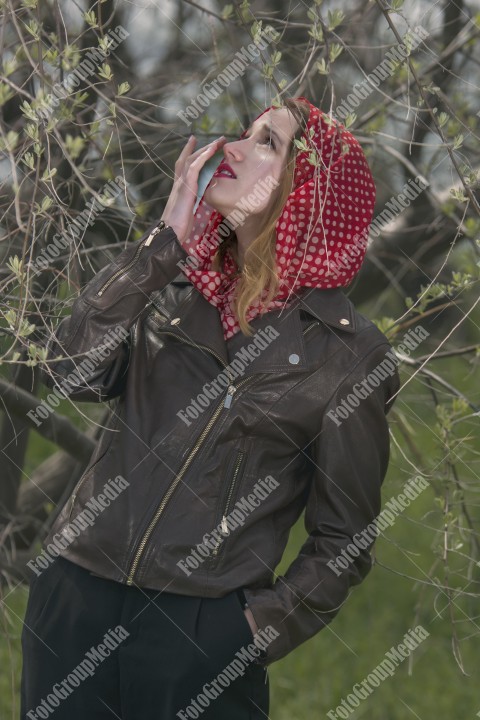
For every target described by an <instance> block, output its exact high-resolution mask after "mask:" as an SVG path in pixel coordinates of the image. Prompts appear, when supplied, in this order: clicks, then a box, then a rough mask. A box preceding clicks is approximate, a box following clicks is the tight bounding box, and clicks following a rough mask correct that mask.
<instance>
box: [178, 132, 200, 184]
mask: <svg viewBox="0 0 480 720" xmlns="http://www.w3.org/2000/svg"><path fill="white" fill-rule="evenodd" d="M196 142H197V138H196V137H195V135H190V137H189V138H188V140H187V142H186V143H185V145H184V147H183V150H182V152H181V153H180V155H179V156H178V158H177V161H176V162H175V176H177V175H180V174H181V172H182V168H183V166H184V165H185V161H186V159H187V157H188V156H189V155H190V154H191V152H192V150H193V148H194V147H195V144H196Z"/></svg>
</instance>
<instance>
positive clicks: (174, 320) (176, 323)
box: [170, 318, 180, 325]
mask: <svg viewBox="0 0 480 720" xmlns="http://www.w3.org/2000/svg"><path fill="white" fill-rule="evenodd" d="M179 322H180V318H173V320H170V325H178V323H179Z"/></svg>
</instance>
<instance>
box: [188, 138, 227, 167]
mask: <svg viewBox="0 0 480 720" xmlns="http://www.w3.org/2000/svg"><path fill="white" fill-rule="evenodd" d="M226 142H227V138H226V137H225V135H222V136H221V137H219V138H216V139H215V140H212V142H210V143H208V145H205V146H204V147H201V148H199V149H198V150H195V152H194V153H192V154H191V155H190V158H189V159H190V160H192V161H193V160H196V159H197V157H199V156H200V155H201V154H202V153H203V152H205V151H206V150H208V149H209V148H212V147H215V148H216V149H219V148H220V146H221V145H225V143H226Z"/></svg>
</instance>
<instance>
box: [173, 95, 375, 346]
mask: <svg viewBox="0 0 480 720" xmlns="http://www.w3.org/2000/svg"><path fill="white" fill-rule="evenodd" d="M295 99H296V100H302V101H303V102H304V103H306V104H307V105H308V106H309V110H310V114H309V118H308V122H307V124H306V128H305V131H304V132H303V134H302V137H301V139H300V143H301V145H300V147H298V149H297V155H296V159H295V170H294V179H293V188H292V191H291V193H290V195H289V196H288V198H287V201H286V203H285V205H284V207H283V211H282V213H281V215H280V216H279V218H278V220H277V223H276V227H275V230H276V261H277V269H278V270H277V271H278V276H279V280H280V285H279V290H278V292H277V294H276V296H275V298H274V299H273V300H272V301H271V302H270V303H269V304H267V305H266V304H265V303H264V302H263V300H264V298H265V295H266V292H265V291H264V292H263V294H262V296H261V297H260V298H258V299H257V300H256V301H255V303H254V304H253V305H251V306H250V307H249V310H248V312H247V321H248V322H250V321H251V320H253V319H254V318H255V317H256V316H257V315H258V314H259V313H263V312H267V311H269V310H273V309H275V308H279V307H284V306H285V305H286V304H287V303H288V301H289V299H291V295H292V294H294V293H295V292H296V291H297V290H298V289H299V288H301V287H318V288H332V287H345V286H346V285H348V284H349V283H350V282H351V281H352V279H353V277H354V276H355V275H356V274H357V272H358V270H359V269H360V266H361V264H362V262H363V259H364V256H365V251H366V248H367V239H368V229H369V227H370V223H371V221H372V217H373V209H374V204H375V183H374V181H373V177H372V174H371V172H370V168H369V166H368V163H367V160H366V158H365V155H364V153H363V150H362V148H361V147H360V144H359V143H358V141H357V140H356V139H355V138H354V137H353V135H352V134H351V133H350V132H348V130H346V129H345V127H344V126H343V125H342V124H341V123H339V122H338V121H337V120H335V119H333V118H331V117H329V116H327V115H326V114H325V113H323V112H322V111H321V110H319V109H318V108H316V107H315V106H314V105H312V104H311V103H310V102H309V101H308V100H307V99H306V98H304V97H298V98H295ZM271 109H273V108H272V107H269V108H267V109H266V110H264V111H263V112H262V113H261V114H260V115H259V116H258V117H261V116H262V115H264V114H265V113H266V112H268V111H269V110H271ZM245 132H246V131H245ZM244 134H245V133H242V135H241V136H240V137H241V138H242V137H243V135H244ZM210 182H211V181H210ZM222 221H224V218H223V216H222V215H221V214H220V213H219V212H218V211H217V210H215V209H214V208H212V207H211V206H210V205H209V204H208V203H207V202H206V201H205V199H204V196H203V197H202V198H201V200H200V202H199V204H198V206H197V209H196V211H195V214H194V222H193V227H192V231H191V233H190V235H189V237H188V238H187V240H186V241H185V243H184V247H185V250H186V251H187V252H188V253H189V255H191V256H193V260H194V261H192V262H191V263H190V259H191V258H189V259H188V261H187V262H186V264H185V266H184V267H183V268H182V271H183V273H184V274H185V275H186V276H187V277H188V279H189V280H190V282H191V283H192V284H193V285H195V286H196V287H197V288H198V289H199V290H200V292H201V293H202V294H203V295H204V297H205V298H206V299H207V300H208V301H209V302H210V303H212V305H215V307H217V308H218V310H219V312H220V316H221V320H222V325H223V330H224V338H225V340H227V339H228V338H229V337H231V336H232V335H234V334H235V333H236V332H238V330H239V329H240V326H239V324H238V321H237V319H236V316H235V314H234V310H233V293H234V290H235V287H236V284H237V283H238V281H239V279H240V276H239V275H238V267H237V265H236V263H235V261H234V259H233V257H232V256H231V254H230V252H229V251H228V250H227V252H226V253H225V256H224V258H223V265H222V271H216V270H212V268H211V265H212V261H213V258H214V255H215V253H216V251H217V249H218V246H219V244H220V243H221V242H222V240H223V239H224V238H225V223H223V225H222Z"/></svg>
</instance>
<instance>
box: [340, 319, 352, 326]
mask: <svg viewBox="0 0 480 720" xmlns="http://www.w3.org/2000/svg"><path fill="white" fill-rule="evenodd" d="M340 325H350V320H347V318H340Z"/></svg>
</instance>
